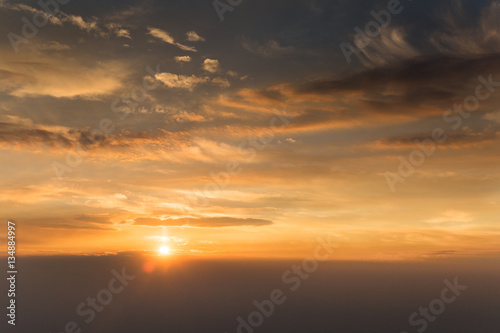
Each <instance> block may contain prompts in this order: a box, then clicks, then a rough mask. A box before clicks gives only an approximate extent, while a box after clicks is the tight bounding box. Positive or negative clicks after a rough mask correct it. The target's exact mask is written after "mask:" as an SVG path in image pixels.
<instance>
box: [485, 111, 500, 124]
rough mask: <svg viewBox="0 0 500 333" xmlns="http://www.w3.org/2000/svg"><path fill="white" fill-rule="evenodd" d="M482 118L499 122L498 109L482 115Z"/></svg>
mask: <svg viewBox="0 0 500 333" xmlns="http://www.w3.org/2000/svg"><path fill="white" fill-rule="evenodd" d="M483 119H486V120H489V121H493V122H496V123H498V124H500V111H495V112H490V113H487V114H485V115H484V116H483Z"/></svg>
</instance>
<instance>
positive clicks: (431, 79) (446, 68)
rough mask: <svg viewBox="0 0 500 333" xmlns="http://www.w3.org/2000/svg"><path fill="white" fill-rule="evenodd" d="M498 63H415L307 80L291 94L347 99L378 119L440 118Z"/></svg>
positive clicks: (445, 59)
mask: <svg viewBox="0 0 500 333" xmlns="http://www.w3.org/2000/svg"><path fill="white" fill-rule="evenodd" d="M499 61H500V54H490V55H485V56H481V57H479V56H478V57H474V58H460V57H449V56H435V57H425V58H424V57H421V58H417V59H415V60H407V61H402V62H397V63H395V64H392V65H389V66H385V67H380V68H373V69H368V70H364V71H361V72H358V73H353V74H351V75H347V76H345V77H343V78H336V79H318V80H313V81H311V82H309V83H307V84H303V85H302V86H301V87H299V88H297V90H295V94H304V95H306V96H310V97H312V96H325V97H328V96H333V97H335V98H337V99H340V98H341V99H342V100H344V101H345V99H346V96H347V99H348V100H349V101H350V103H351V106H355V105H356V104H357V105H363V106H364V107H365V110H372V111H375V112H381V113H391V114H394V113H399V114H403V113H407V112H408V110H411V112H412V113H413V115H415V114H416V113H422V114H442V113H443V111H445V110H446V109H448V108H451V107H452V106H453V103H462V102H463V99H464V96H467V95H469V94H471V93H473V92H474V88H475V87H476V86H477V84H478V81H477V77H478V75H479V74H483V75H487V74H488V73H498V72H499V67H498V62H499ZM291 94H292V95H291V96H292V97H293V96H294V93H291ZM348 96H351V98H349V97H348ZM367 107H369V108H367Z"/></svg>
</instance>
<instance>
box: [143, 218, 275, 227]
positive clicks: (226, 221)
mask: <svg viewBox="0 0 500 333" xmlns="http://www.w3.org/2000/svg"><path fill="white" fill-rule="evenodd" d="M271 224H273V222H272V221H269V220H262V219H252V218H234V217H200V218H180V219H169V218H167V219H158V218H150V217H140V218H136V219H135V220H134V225H146V226H170V227H182V226H190V227H200V228H221V227H241V226H265V225H271Z"/></svg>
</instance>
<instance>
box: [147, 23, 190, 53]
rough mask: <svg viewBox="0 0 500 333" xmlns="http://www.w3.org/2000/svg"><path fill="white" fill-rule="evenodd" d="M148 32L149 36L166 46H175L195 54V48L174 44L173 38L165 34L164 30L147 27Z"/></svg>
mask: <svg viewBox="0 0 500 333" xmlns="http://www.w3.org/2000/svg"><path fill="white" fill-rule="evenodd" d="M148 31H149V32H148V33H149V34H150V35H151V36H153V37H155V38H158V39H160V40H162V41H164V42H165V43H167V44H171V45H175V46H177V47H178V48H180V49H181V50H183V51H191V52H197V50H196V48H194V47H192V46H187V45H184V44H181V43H178V42H176V41H175V40H174V38H173V37H172V36H171V35H170V34H169V33H168V32H166V31H164V30H161V29H158V28H153V27H148Z"/></svg>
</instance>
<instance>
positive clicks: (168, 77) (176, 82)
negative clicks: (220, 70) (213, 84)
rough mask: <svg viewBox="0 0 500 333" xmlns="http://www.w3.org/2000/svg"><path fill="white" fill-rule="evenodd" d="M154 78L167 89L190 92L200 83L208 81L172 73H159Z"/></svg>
mask: <svg viewBox="0 0 500 333" xmlns="http://www.w3.org/2000/svg"><path fill="white" fill-rule="evenodd" d="M155 78H156V79H157V80H159V81H161V82H162V83H163V84H164V85H165V86H167V87H169V88H181V89H187V90H191V91H192V90H193V89H194V87H196V86H197V85H199V84H200V83H205V82H208V80H209V79H208V78H207V77H197V76H195V75H191V76H186V75H177V74H172V73H159V74H156V75H155Z"/></svg>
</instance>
